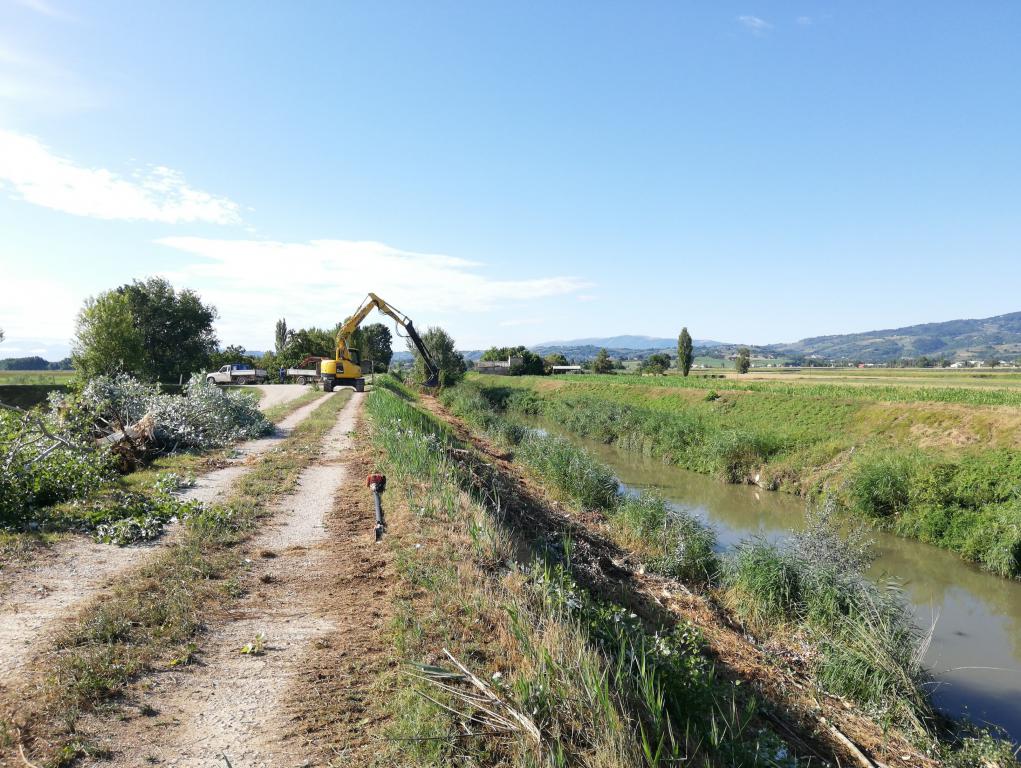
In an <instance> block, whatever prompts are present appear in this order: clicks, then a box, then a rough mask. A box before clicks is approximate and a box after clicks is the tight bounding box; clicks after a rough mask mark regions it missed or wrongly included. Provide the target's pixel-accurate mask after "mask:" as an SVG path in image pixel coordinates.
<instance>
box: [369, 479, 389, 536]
mask: <svg viewBox="0 0 1021 768" xmlns="http://www.w3.org/2000/svg"><path fill="white" fill-rule="evenodd" d="M365 485H367V486H368V487H369V490H371V491H372V499H373V501H375V502H376V541H379V540H380V539H382V538H383V531H385V530H386V521H385V520H384V519H383V499H382V495H383V491H385V490H386V475H381V474H379V473H373V474H371V475H369V476H368V478H366V480H365Z"/></svg>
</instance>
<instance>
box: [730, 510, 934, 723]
mask: <svg viewBox="0 0 1021 768" xmlns="http://www.w3.org/2000/svg"><path fill="white" fill-rule="evenodd" d="M863 541H864V539H863V536H862V534H860V533H855V534H853V537H852V540H851V541H850V542H848V541H847V540H846V539H845V538H844V537H843V536H841V535H840V533H839V531H838V530H837V528H836V523H835V521H834V517H833V514H832V509H831V510H830V511H828V512H823V513H819V514H816V516H815V517H813V518H812V521H811V525H810V527H809V529H808V530H807V531H806V532H805V533H803V534H800V535H799V536H798V537H796V538H795V539H794V540H793V542H792V543H791V544H789V545H783V546H776V545H772V544H767V543H766V542H763V541H751V542H746V543H745V544H743V545H742V546H741V547H739V548H738V550H737V553H736V555H735V557H734V558H733V560H732V561H731V563H730V565H729V567H728V573H727V584H728V588H729V594H730V597H731V602H732V604H733V605H734V607H735V609H736V610H737V612H738V613H739V614H740V615H741V616H742V617H744V618H745V620H747V621H749V622H750V623H751V624H752V625H753V626H754V627H755V628H756V629H757V630H758V631H761V632H764V633H767V634H769V633H771V632H773V631H775V630H776V629H777V627H780V626H787V627H794V628H800V629H801V630H802V631H804V632H807V634H808V636H809V637H810V638H811V639H812V641H813V643H814V644H815V645H816V646H817V647H818V648H819V651H820V653H819V656H818V657H817V659H816V661H815V674H816V676H817V678H818V679H819V681H820V683H821V684H822V685H823V686H824V687H825V688H826V689H827V690H830V691H832V692H834V693H837V694H840V695H843V696H847V697H849V698H851V699H853V700H855V701H857V702H859V703H860V704H862V705H864V706H866V707H867V708H868V709H869V710H871V711H873V712H875V713H877V714H880V715H882V716H884V717H889V718H892V719H894V720H896V721H898V722H900V723H902V724H904V725H907V726H909V727H911V728H913V729H915V730H916V731H917V732H919V733H924V732H927V731H928V730H929V729H930V728H931V724H932V721H933V712H932V708H931V703H930V701H929V696H928V693H927V685H928V683H929V680H928V676H927V674H926V672H925V670H924V668H923V667H922V664H921V655H922V649H923V648H924V644H923V639H922V637H921V635H920V634H919V632H918V629H917V628H916V626H915V624H914V619H913V616H912V614H911V611H910V608H909V607H908V606H907V603H906V602H905V600H904V598H903V596H902V594H901V593H900V591H899V589H898V588H897V587H896V586H895V585H892V584H889V585H885V586H877V585H875V584H873V583H872V582H870V581H868V580H867V579H866V578H865V576H864V572H863V569H864V567H865V565H866V564H867V562H868V559H869V558H868V555H867V550H866V549H864V548H863V544H862V542H863Z"/></svg>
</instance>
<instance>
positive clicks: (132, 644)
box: [25, 394, 348, 766]
mask: <svg viewBox="0 0 1021 768" xmlns="http://www.w3.org/2000/svg"><path fill="white" fill-rule="evenodd" d="M347 399H348V397H347V395H346V394H337V395H334V396H333V397H331V398H327V399H326V400H325V401H324V402H323V404H322V405H320V406H319V407H318V408H317V409H316V410H315V411H313V413H312V414H311V415H310V416H309V417H308V418H307V419H305V420H304V421H303V422H302V423H301V424H300V425H298V426H297V427H296V428H295V429H294V431H293V432H292V433H291V435H290V436H289V437H288V438H287V439H285V440H284V441H283V442H282V443H281V445H280V446H279V447H278V448H276V449H274V450H272V451H270V452H268V453H267V454H266V455H265V456H264V457H263V458H262V459H261V461H260V462H259V463H258V464H257V465H256V466H255V468H254V469H252V471H251V472H249V473H248V474H246V475H244V476H243V477H242V478H240V479H239V480H238V482H237V484H236V485H235V487H234V489H233V492H232V494H231V496H230V498H229V499H228V500H227V501H226V502H225V503H224V504H222V505H213V506H210V507H208V508H206V509H204V510H202V511H201V512H200V513H197V514H194V515H192V516H191V517H189V518H188V519H187V521H186V523H185V525H184V527H183V530H182V533H181V535H180V537H179V538H178V539H176V540H175V542H174V543H173V544H171V545H169V546H168V547H167V548H166V549H165V550H163V551H162V552H160V553H158V554H157V555H156V556H155V557H153V558H152V559H151V560H149V561H148V562H147V563H146V564H145V565H143V566H142V567H141V568H140V569H139V570H137V571H135V572H133V573H131V574H130V576H129V577H127V578H125V579H122V580H121V581H120V582H119V583H118V584H117V585H116V586H115V587H114V588H113V590H112V592H111V593H110V594H108V595H104V596H103V598H102V599H101V600H99V601H97V602H96V603H95V604H94V605H92V606H90V607H88V608H86V609H84V610H83V611H81V613H80V614H79V617H78V619H77V620H76V621H75V622H74V623H73V624H71V625H70V626H69V627H68V628H67V629H66V630H65V631H64V632H62V633H61V635H60V636H58V638H57V639H56V641H55V644H54V645H55V647H54V656H53V659H52V661H51V662H50V666H49V674H48V675H47V677H46V679H45V683H44V685H43V688H42V699H41V700H40V701H37V702H33V703H32V705H31V709H32V710H34V711H32V712H31V713H27V712H26V714H27V716H28V718H29V720H28V722H26V723H25V725H26V726H27V729H26V730H27V732H28V733H29V735H31V734H32V732H33V731H34V730H38V731H40V732H41V733H40V736H41V737H42V736H43V734H46V736H47V738H45V739H43V738H40V740H39V743H40V744H53V743H56V744H57V746H56V747H53V748H49V749H46V750H44V751H46V752H48V754H45V755H44V757H45V758H46V759H47V760H48V765H50V766H63V765H70V764H72V763H73V762H74V761H75V760H77V759H78V758H80V757H85V756H88V755H96V754H99V753H101V751H102V750H101V747H98V746H97V745H96V744H95V742H94V741H93V740H92V739H91V737H90V736H89V735H88V734H86V733H82V732H80V726H81V723H82V722H83V718H84V717H85V716H86V715H87V714H89V713H92V712H96V711H98V710H99V709H100V708H102V707H103V706H105V705H107V704H109V703H110V702H111V701H112V700H113V699H115V698H116V697H117V696H119V695H121V694H123V693H124V692H125V691H127V689H128V686H129V684H130V683H131V681H132V680H133V679H135V678H136V677H137V676H139V675H141V674H146V673H150V672H154V671H157V670H159V669H165V668H168V667H175V666H180V665H183V664H188V663H191V662H192V661H193V660H194V659H195V657H196V654H197V653H198V647H197V645H198V644H199V643H200V642H201V640H200V638H201V630H202V627H203V623H204V621H205V620H206V617H207V616H208V615H209V614H210V613H211V612H212V611H214V610H216V608H217V607H218V606H220V605H223V604H225V603H227V602H229V601H230V600H231V599H233V598H236V597H238V596H239V595H240V594H241V593H242V592H243V590H244V586H243V581H244V574H245V570H246V566H245V562H244V558H243V556H242V554H241V552H240V551H239V550H238V545H239V544H241V543H242V542H243V541H244V540H245V539H247V538H248V537H249V536H250V535H251V533H252V532H253V530H254V529H255V527H256V525H257V523H258V521H259V519H260V518H261V517H263V516H265V515H266V514H268V512H269V510H270V506H271V503H272V502H273V500H274V499H275V498H276V497H277V496H279V495H280V494H282V493H286V492H287V491H289V490H291V489H293V488H294V487H295V485H296V483H297V480H298V477H299V475H300V473H301V471H302V469H304V468H305V467H306V466H307V465H308V463H309V461H310V460H311V459H312V458H313V457H314V456H315V455H316V453H317V452H318V446H319V442H320V438H321V437H322V436H323V435H324V434H325V433H326V432H327V431H328V430H329V429H330V428H331V427H332V426H333V424H334V423H335V421H336V417H337V414H338V412H339V411H340V409H341V408H342V407H343V406H344V404H345V403H346V401H347ZM27 709H28V708H27V707H26V710H27ZM40 749H41V750H42V749H43V748H42V747H40Z"/></svg>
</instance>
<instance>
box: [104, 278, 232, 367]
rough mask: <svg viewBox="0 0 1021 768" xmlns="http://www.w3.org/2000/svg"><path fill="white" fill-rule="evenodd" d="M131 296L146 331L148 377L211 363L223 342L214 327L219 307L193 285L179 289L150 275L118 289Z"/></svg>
mask: <svg viewBox="0 0 1021 768" xmlns="http://www.w3.org/2000/svg"><path fill="white" fill-rule="evenodd" d="M117 290H118V291H120V292H123V293H124V294H125V295H126V296H127V298H128V304H129V305H130V307H131V316H132V318H133V320H134V323H135V327H136V328H137V329H138V330H139V331H140V332H141V334H142V355H143V362H142V365H143V372H144V378H150V379H159V380H163V381H171V380H176V379H177V378H178V377H179V376H181V375H183V376H184V378H185V379H187V378H188V375H189V374H191V373H195V372H197V371H201V370H203V369H205V368H207V367H208V366H209V356H210V355H211V354H213V353H214V352H216V350H217V347H218V346H219V343H218V342H217V339H216V332H215V331H214V330H213V321H214V320H216V308H215V307H213V306H207V305H205V304H203V303H202V301H201V299H199V296H198V294H197V293H195V292H194V291H192V290H190V289H187V288H186V289H184V290H181V291H175V290H174V286H172V285H171V284H170V283H169V282H168V281H167V280H164V279H163V278H161V277H150V278H149V279H148V280H145V281H139V280H136V281H135V282H133V283H132V284H131V285H125V286H121V287H120V288H118V289H117Z"/></svg>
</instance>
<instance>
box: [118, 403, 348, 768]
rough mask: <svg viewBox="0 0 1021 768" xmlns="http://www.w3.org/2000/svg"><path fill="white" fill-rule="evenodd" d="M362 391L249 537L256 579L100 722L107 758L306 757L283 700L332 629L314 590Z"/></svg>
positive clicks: (247, 762) (301, 761)
mask: <svg viewBox="0 0 1021 768" xmlns="http://www.w3.org/2000/svg"><path fill="white" fill-rule="evenodd" d="M362 400H363V398H362V396H360V395H355V396H354V397H352V398H351V401H350V402H349V403H348V404H347V405H346V406H345V407H344V409H343V410H342V411H341V414H340V416H339V418H338V420H337V423H336V424H335V425H334V426H333V428H332V429H331V430H330V432H329V433H328V434H327V436H326V438H325V439H324V440H323V446H324V450H323V454H322V455H321V457H320V461H319V463H318V464H315V465H312V466H309V467H308V468H306V469H305V470H304V471H303V472H302V474H301V477H300V479H299V481H298V487H297V489H296V490H295V491H294V493H293V494H291V495H289V496H287V497H285V498H284V499H282V500H281V501H280V503H279V504H278V506H277V508H276V512H275V513H274V516H273V518H271V519H270V521H269V522H268V523H266V527H265V529H264V530H263V532H262V533H260V534H259V535H258V536H256V537H255V538H254V539H252V540H251V541H250V542H249V544H248V545H247V546H246V553H247V557H248V558H249V559H250V560H251V574H250V579H249V581H250V582H251V583H252V584H253V585H254V586H253V587H252V589H251V591H250V592H249V594H247V595H246V596H244V597H243V598H241V599H240V600H239V602H238V603H237V604H236V605H235V606H234V608H233V610H232V611H231V613H230V614H229V615H228V616H227V617H226V618H225V620H223V621H221V622H217V625H216V626H214V627H213V628H212V629H211V631H210V633H209V634H208V635H207V636H206V637H205V638H203V639H202V640H201V641H200V645H201V649H200V651H199V653H198V663H197V664H193V665H191V666H190V667H187V668H183V669H180V670H178V671H175V672H169V673H167V674H165V675H161V676H159V677H157V678H154V679H153V681H152V685H151V688H150V689H149V691H148V693H147V694H146V695H145V697H144V700H139V701H137V702H132V703H134V704H137V706H136V707H128V712H129V715H128V716H127V717H126V718H124V719H123V720H121V721H119V722H117V723H113V724H107V726H106V727H107V728H108V732H109V736H110V740H111V744H110V746H111V748H112V750H113V753H114V757H113V759H112V761H111V762H110V763H109V765H112V766H125V767H126V766H137V765H167V766H178V767H179V768H185V767H191V766H194V767H195V768H198V767H199V766H209V765H222V764H226V763H225V762H224V761H223V759H222V757H221V756H224V755H225V756H226V757H227V759H229V760H230V763H231V764H232V765H235V766H245V767H246V768H260V767H263V766H264V767H265V768H270V766H272V767H273V768H284V767H285V766H290V765H294V766H299V765H307V764H308V761H307V757H306V756H305V755H303V754H301V753H292V752H291V751H290V750H289V749H288V748H287V746H286V745H285V744H283V743H281V742H282V737H283V733H284V731H285V730H286V729H287V725H288V723H289V721H290V720H291V717H290V716H289V714H288V712H287V711H286V708H285V705H284V702H285V700H286V698H287V696H286V694H287V691H288V689H289V687H290V686H291V684H292V683H293V681H294V680H296V679H297V677H298V676H299V675H300V674H301V665H302V660H303V659H304V658H305V657H306V655H307V654H308V652H309V649H310V647H311V646H313V645H314V644H315V643H316V642H318V641H320V640H321V639H322V638H324V637H326V636H327V635H329V634H330V633H331V632H333V631H334V624H333V622H332V620H331V616H330V615H328V612H327V611H324V610H323V605H322V602H323V601H322V600H321V598H322V597H323V594H324V590H326V589H327V588H328V587H327V586H326V585H328V583H329V581H330V579H331V570H332V569H333V568H334V567H335V565H336V564H335V563H334V562H333V561H332V559H331V557H330V553H329V548H328V547H327V546H324V542H325V541H326V537H327V529H326V515H327V514H328V512H329V510H330V509H331V508H332V507H333V505H334V502H335V501H336V499H337V496H338V490H339V489H340V488H341V486H342V484H343V483H344V482H345V479H346V478H347V476H348V462H347V461H346V460H345V458H344V452H345V451H346V450H347V449H348V448H349V446H350V438H349V436H348V433H349V432H351V431H352V430H353V429H354V427H355V423H356V419H357V415H358V412H359V411H360V408H361V402H362ZM331 535H332V533H331ZM246 646H247V650H248V651H250V652H248V653H244V652H242V651H243V649H245V647H246ZM140 695H141V694H139V696H140ZM143 713H148V716H147V715H146V714H143Z"/></svg>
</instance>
